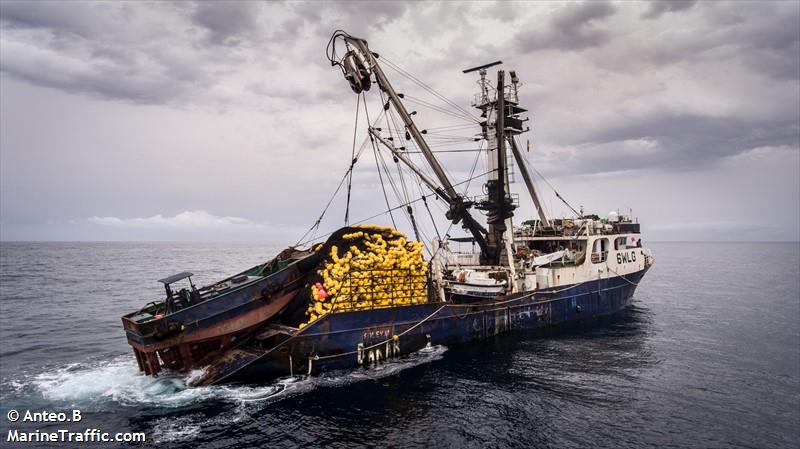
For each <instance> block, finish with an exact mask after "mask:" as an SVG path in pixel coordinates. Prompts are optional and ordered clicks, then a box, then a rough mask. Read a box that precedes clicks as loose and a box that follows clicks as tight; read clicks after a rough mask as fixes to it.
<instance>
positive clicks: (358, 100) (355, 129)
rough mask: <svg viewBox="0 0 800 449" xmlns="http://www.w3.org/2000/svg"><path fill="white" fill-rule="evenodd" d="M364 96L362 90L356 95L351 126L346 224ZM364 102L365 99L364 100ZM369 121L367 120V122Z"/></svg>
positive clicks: (345, 211)
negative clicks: (360, 112)
mask: <svg viewBox="0 0 800 449" xmlns="http://www.w3.org/2000/svg"><path fill="white" fill-rule="evenodd" d="M363 96H364V93H363V92H362V93H361V95H356V119H355V126H353V148H352V150H351V151H350V170H348V171H349V172H350V176H349V177H348V180H347V204H346V205H345V209H344V225H345V226H347V225H348V223H349V222H350V191H351V190H352V187H353V166H354V165H356V161H357V159H356V137H357V135H358V113H359V109H360V107H361V97H363ZM364 102H366V100H364ZM368 123H369V122H368Z"/></svg>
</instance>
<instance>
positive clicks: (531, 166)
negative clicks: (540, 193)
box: [529, 165, 581, 218]
mask: <svg viewBox="0 0 800 449" xmlns="http://www.w3.org/2000/svg"><path fill="white" fill-rule="evenodd" d="M529 166H530V168H531V169H532V170H533V171H535V172H536V174H537V175H539V177H540V178H542V181H544V182H545V184H547V186H548V187H550V189H552V190H553V193H555V194H556V198H558V199H559V200H561V202H562V203H564V204H566V205H567V207H568V208H570V210H571V211H572V212H573V213H574V214H575V216H576V217H578V218H580V216H581V214H580V213H579V212H578V211H577V210H575V208H574V207H572V206H571V205H570V204H569V203H568V202H567V200H565V199H564V197H562V196H561V194H560V193H558V191H557V190H556V188H555V187H553V185H552V184H550V181H548V180H547V178H545V177H544V175H542V174H541V173H540V172H539V170H537V169H536V167H534V166H533V165H529Z"/></svg>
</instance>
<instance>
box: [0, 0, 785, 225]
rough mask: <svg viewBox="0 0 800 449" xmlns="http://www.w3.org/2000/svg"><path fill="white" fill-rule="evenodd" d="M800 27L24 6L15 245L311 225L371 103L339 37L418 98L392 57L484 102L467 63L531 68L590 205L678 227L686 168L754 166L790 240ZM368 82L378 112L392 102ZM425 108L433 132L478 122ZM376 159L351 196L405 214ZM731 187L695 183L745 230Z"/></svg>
mask: <svg viewBox="0 0 800 449" xmlns="http://www.w3.org/2000/svg"><path fill="white" fill-rule="evenodd" d="M798 23H800V4H798V3H797V2H752V3H751V2H730V3H729V2H692V1H658V2H647V3H634V2H599V1H598V2H583V3H566V4H560V3H553V2H503V3H486V2H441V3H424V4H414V5H413V7H410V4H406V3H401V2H371V3H364V2H326V3H318V2H313V3H312V2H309V3H303V2H298V3H259V2H250V1H243V2H234V1H232V2H181V3H150V4H144V3H127V2H107V3H101V2H86V3H84V2H69V3H56V2H11V1H4V2H2V3H0V31H2V32H1V33H0V62H1V64H0V90H2V95H0V107H2V111H0V115H2V117H3V119H2V123H0V127H1V128H2V129H0V149H2V151H0V175H2V176H0V212H2V214H0V215H2V217H0V220H1V221H2V223H0V224H2V238H17V239H18V238H48V237H47V233H48V232H52V231H48V229H52V228H53V227H54V226H51V227H48V225H46V223H65V222H68V221H69V220H77V221H78V222H83V223H88V225H90V226H93V228H92V230H91V232H99V230H100V229H109V230H110V229H112V228H114V229H122V228H124V227H127V229H134V228H136V229H144V228H145V227H147V226H151V228H152V229H156V228H157V227H158V226H161V227H169V226H173V227H177V226H178V223H185V224H186V223H195V224H197V223H207V224H208V225H209V226H210V225H211V224H213V223H216V224H215V225H218V226H221V227H224V229H226V230H228V231H226V232H233V233H235V232H239V230H243V229H244V228H246V227H248V226H249V227H250V228H254V227H255V226H257V224H258V223H267V222H270V223H281V224H286V225H289V226H296V227H303V226H306V225H308V222H309V221H313V220H314V219H316V217H317V216H318V214H319V210H320V209H321V208H322V207H323V206H324V204H325V202H326V201H327V198H328V195H329V194H330V193H331V192H332V191H333V189H334V188H335V187H336V185H337V183H338V181H339V179H340V177H341V173H343V171H344V170H345V168H346V167H347V165H348V164H349V159H350V148H351V147H352V144H353V143H352V140H351V139H352V127H353V117H354V107H355V102H356V101H355V100H356V99H355V97H354V96H353V95H352V92H350V90H349V89H348V87H347V85H346V83H345V81H344V80H343V79H341V75H340V73H338V71H336V70H334V69H332V68H331V67H330V65H329V64H328V63H327V61H326V60H325V58H324V47H325V44H326V43H327V39H328V37H329V36H330V34H331V32H332V31H333V30H335V29H338V28H343V29H346V30H348V31H350V32H351V33H353V34H355V35H362V36H364V37H367V38H368V39H369V42H370V45H371V46H372V48H373V49H374V50H375V51H378V52H379V53H380V54H381V57H382V58H383V60H384V61H385V70H386V71H387V74H388V75H389V76H390V77H391V79H392V81H393V82H394V83H395V84H396V87H397V89H398V90H400V91H402V92H406V93H408V94H409V96H417V97H419V98H420V99H422V100H425V101H428V102H432V103H435V104H437V105H442V103H441V102H440V101H439V100H438V99H436V98H435V97H432V96H430V95H427V94H426V92H425V91H424V90H422V89H421V88H420V86H418V85H416V84H415V83H414V82H412V81H411V80H409V79H407V78H404V77H403V76H401V75H400V74H398V73H397V72H395V71H394V70H392V69H391V67H390V66H389V65H390V63H396V64H399V65H400V66H402V68H404V69H405V70H408V71H409V72H411V73H413V74H414V75H415V76H417V77H418V78H420V79H422V80H423V81H424V82H425V83H426V84H427V85H428V86H430V87H432V88H434V89H436V90H437V91H439V92H441V93H443V94H445V95H447V96H448V97H449V98H451V99H454V100H455V101H457V102H458V104H459V105H461V106H462V107H464V108H468V107H469V105H468V101H469V99H470V98H471V97H472V94H473V93H474V92H473V91H474V90H475V85H474V81H475V79H474V76H471V75H462V74H461V73H460V69H462V68H465V67H470V66H474V65H477V64H480V63H484V62H487V61H492V60H496V59H502V60H503V61H504V63H505V64H504V67H505V68H506V70H509V69H516V70H517V72H518V73H519V74H520V77H521V78H522V81H523V85H522V91H521V98H522V101H523V103H524V105H525V106H526V107H528V109H530V111H531V117H532V120H531V122H530V124H531V127H532V130H533V131H532V133H531V134H528V135H526V136H524V137H523V139H525V140H527V139H530V140H531V147H532V148H533V151H532V152H531V153H530V154H529V158H530V160H531V162H532V163H533V164H534V165H535V166H536V167H537V169H538V170H539V171H540V172H542V173H544V174H545V175H546V176H548V177H549V178H551V179H552V180H553V181H554V184H556V185H558V186H561V187H559V188H561V189H562V191H563V192H570V193H571V197H572V198H576V200H575V201H580V202H585V203H587V206H589V207H598V208H609V207H616V205H615V204H612V203H607V197H612V196H613V197H614V198H620V197H621V199H619V200H617V201H622V202H625V203H632V204H636V205H637V206H638V208H640V209H641V210H644V211H645V212H647V213H649V214H651V218H653V219H654V220H656V221H659V222H660V223H661V224H663V225H664V226H667V227H669V226H672V224H676V223H673V222H674V221H677V220H678V219H677V218H673V217H676V216H678V215H680V213H681V211H679V210H673V211H666V210H664V207H663V206H658V205H655V204H651V203H653V202H654V201H653V200H652V198H655V197H660V193H661V192H677V191H679V190H681V188H680V186H679V185H678V184H677V183H679V182H682V183H685V182H686V178H684V177H691V179H715V182H717V183H721V184H725V185H729V186H730V188H728V189H727V191H729V192H730V191H733V190H736V189H735V187H736V186H737V185H738V184H737V183H739V184H740V183H741V179H740V178H741V176H742V172H741V170H743V168H742V167H745V166H747V165H750V166H752V167H754V168H753V170H752V171H751V172H748V173H747V175H746V176H747V177H749V178H752V179H754V180H758V182H755V181H754V185H753V188H752V189H751V191H746V192H745V191H743V192H740V193H738V194H739V195H741V197H740V198H738V200H739V201H740V202H741V203H746V204H753V205H755V206H752V207H757V208H759V213H760V214H762V215H764V216H768V217H771V218H769V219H770V220H771V221H773V222H779V223H784V224H783V225H780V226H779V228H780V229H782V231H780V232H782V234H781V235H784V236H785V235H789V236H790V237H791V236H792V235H795V234H796V232H797V229H798V224H797V222H798V217H797V215H798V207H797V206H796V203H797V202H798V196H800V195H799V194H798V192H797V191H796V189H794V185H795V184H796V182H795V181H793V179H795V178H797V177H798V176H800V174H798V171H800V169H799V168H798V167H797V166H796V161H797V159H798V156H797V155H798V153H800V25H798ZM370 94H371V97H370V98H371V99H370V112H371V113H372V117H373V118H374V117H375V115H376V114H377V112H376V111H378V110H379V109H380V104H381V103H380V99H379V98H378V95H377V93H375V92H371V93H370ZM409 107H411V108H415V109H416V110H417V111H418V115H417V116H416V118H417V119H418V121H419V123H420V126H422V127H426V128H433V127H436V126H448V125H452V124H454V123H456V124H457V123H462V122H458V121H454V120H453V118H452V117H450V116H441V115H437V114H434V113H433V111H431V110H430V109H429V108H427V107H426V106H425V105H424V104H420V103H412V102H410V101H409ZM362 113H363V110H362ZM364 122H365V120H364V117H363V116H362V118H361V121H360V124H361V127H362V129H361V133H360V136H361V138H363V136H364V135H363V125H364ZM475 131H476V129H470V130H467V129H466V128H460V129H456V130H455V131H451V132H450V133H449V134H457V135H459V136H461V137H463V138H464V140H463V142H460V143H461V144H462V146H458V145H450V144H451V143H453V142H451V141H450V140H448V138H447V137H439V138H438V140H437V137H435V135H434V134H433V133H431V135H430V136H429V137H430V138H431V141H432V143H434V144H436V148H437V149H442V150H444V149H457V148H467V147H465V146H464V145H474V143H467V142H466V138H467V137H469V136H471V135H473V134H474V132H475ZM442 134H446V133H444V132H442ZM398 137H399V138H402V136H398ZM360 142H361V140H360V139H359V143H360ZM523 143H524V142H523ZM370 151H371V150H370ZM368 153H369V152H367V153H366V157H363V158H362V159H361V162H360V163H359V165H358V166H357V167H356V173H355V177H354V182H355V185H354V192H355V193H354V198H356V199H357V203H356V204H354V205H353V207H354V208H355V209H356V212H357V213H359V214H362V215H363V216H369V215H371V213H372V212H374V211H375V210H378V209H380V208H381V207H383V208H385V204H384V199H383V195H382V194H381V193H380V192H381V189H380V180H379V178H378V177H377V174H376V173H375V161H374V158H372V155H369V154H368ZM441 158H442V160H443V162H444V163H445V165H446V166H447V167H448V170H449V171H450V172H451V175H452V176H453V178H454V180H455V181H456V182H458V181H462V180H464V179H465V178H466V177H468V176H469V172H470V168H471V167H472V164H473V161H474V159H473V154H472V153H468V156H464V154H458V153H446V154H445V153H443V154H441ZM481 167H483V162H481V161H479V165H478V167H477V170H480V168H481ZM756 169H757V170H756ZM759 170H760V171H759ZM619 176H624V177H625V179H627V180H628V184H627V185H625V186H620V188H619V189H617V190H616V191H614V192H607V194H604V196H598V197H593V195H592V194H591V193H590V192H587V186H586V183H587V182H590V181H589V180H590V179H595V178H596V179H606V180H607V179H613V178H615V177H619ZM779 181H780V182H782V183H783V184H775V183H776V182H779ZM767 186H770V187H769V189H768V187H767ZM775 189H778V190H779V191H778V192H776V191H775ZM473 190H475V193H476V194H477V193H480V183H476V184H474V185H473ZM590 190H593V191H598V192H599V191H601V190H602V189H601V188H597V187H596V186H592V188H591V189H590ZM648 191H649V193H650V194H649V195H645V192H648ZM725 191H726V190H725V189H720V190H716V189H715V188H710V187H704V186H702V185H698V186H696V190H695V191H687V192H684V194H683V197H684V199H683V201H684V203H685V204H688V206H687V207H688V208H690V209H692V210H696V211H697V213H698V214H701V215H707V216H699V217H696V219H694V220H693V222H697V223H728V222H731V221H736V220H735V218H734V217H732V216H730V214H731V213H730V212H727V211H726V210H724V209H720V210H713V211H712V210H711V209H709V208H708V207H706V208H705V209H704V208H703V207H701V205H708V204H730V203H731V201H730V199H729V198H727V197H726V196H725V195H726V193H725ZM563 192H562V193H563ZM573 192H574V193H573ZM389 193H390V199H391V201H392V202H393V203H398V202H399V200H396V199H395V198H394V193H393V192H392V190H391V189H389ZM548 194H552V192H548ZM399 196H402V195H399ZM689 197H691V198H689ZM762 198H767V199H762ZM590 201H591V202H592V203H594V204H596V206H592V205H590V204H588V203H589V202H590ZM556 204H558V202H557V201H556ZM616 204H618V203H616ZM670 204H672V203H670ZM674 204H675V206H674V207H676V208H678V207H679V206H678V204H679V203H678V202H677V201H676V202H675V203H674ZM787 204H789V206H786V205H787ZM793 204H794V205H793ZM695 205H696V207H695ZM339 206H341V200H337V201H336V202H334V206H332V207H339ZM437 207H438V206H437ZM526 207H528V209H526V210H524V211H521V212H520V214H521V215H522V214H529V213H531V210H530V208H529V205H528V206H526ZM680 207H681V208H683V207H682V206H680ZM551 208H552V209H554V211H553V212H558V211H559V207H558V206H557V205H554V206H552V207H551ZM205 210H209V211H214V213H215V214H219V215H218V216H217V215H211V214H207V216H203V214H205V212H203V211H205ZM182 211H183V212H182ZM192 211H194V212H192ZM668 212H672V213H671V214H670V213H668ZM187 214H188V215H187ZM131 216H133V217H142V218H135V219H126V218H124V217H131ZM341 216H343V213H338V212H337V214H336V217H337V219H339V220H340V218H341ZM360 216H361V215H360ZM87 217H92V218H91V220H90V221H88V222H87ZM114 217H119V218H116V219H115V218H114ZM232 217H246V218H242V219H240V220H242V221H241V222H237V221H236V220H239V219H235V218H232ZM384 218H386V217H384ZM237 223H238V224H237ZM248 223H249V224H248ZM186 226H188V224H187V225H186ZM330 226H334V224H333V223H331V224H330ZM676 226H677V225H676ZM220 229H222V228H220ZM665 229H666V228H665ZM670 229H679V227H673V228H670ZM32 230H36V231H35V232H34V231H32ZM86 232H87V233H88V232H90V231H86ZM58 235H61V234H58ZM92 235H94V234H92ZM53 238H54V237H53ZM59 238H60V237H59Z"/></svg>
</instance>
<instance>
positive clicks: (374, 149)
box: [364, 99, 397, 229]
mask: <svg viewBox="0 0 800 449" xmlns="http://www.w3.org/2000/svg"><path fill="white" fill-rule="evenodd" d="M384 112H386V111H385V110H384V111H381V113H380V114H379V115H378V118H376V119H375V124H377V123H378V122H379V121H380V119H381V116H383V115H384ZM364 113H365V114H366V115H367V122H368V123H372V122H370V120H369V108H368V107H367V101H366V99H364ZM375 124H373V125H372V126H375ZM368 135H369V141H370V142H371V143H372V155H373V156H375V168H377V170H378V179H379V180H380V181H381V191H383V199H384V200H385V201H386V208H387V212H389V218H390V219H391V220H392V226H394V227H395V229H396V228H397V223H395V221H394V214H392V206H391V204H389V196H388V195H386V186H385V185H384V184H383V175H382V174H381V167H380V165H379V164H378V147H377V145H376V144H375V137H373V136H372V134H371V133H368Z"/></svg>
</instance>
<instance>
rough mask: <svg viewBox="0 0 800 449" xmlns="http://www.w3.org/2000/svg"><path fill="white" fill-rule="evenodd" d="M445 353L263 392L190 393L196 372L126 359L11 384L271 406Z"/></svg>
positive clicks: (85, 399) (114, 396) (62, 392)
mask: <svg viewBox="0 0 800 449" xmlns="http://www.w3.org/2000/svg"><path fill="white" fill-rule="evenodd" d="M446 350H447V348H445V347H444V346H432V347H428V348H425V349H423V350H421V351H418V352H416V353H413V354H409V355H406V356H403V357H400V358H399V359H395V360H389V361H387V362H384V363H382V364H380V365H377V366H375V367H372V368H366V369H355V370H346V371H336V372H330V373H325V374H323V375H322V376H319V377H307V376H293V377H286V378H282V379H279V380H277V381H275V382H273V383H271V384H268V385H263V386H248V385H233V386H228V385H222V386H203V387H190V385H192V381H193V379H197V378H202V376H203V373H202V371H201V370H196V371H192V372H191V373H189V374H188V375H186V376H182V377H179V376H161V377H158V378H152V377H149V376H145V375H144V374H142V373H141V372H139V370H138V368H137V366H136V363H135V362H134V361H133V360H131V358H130V357H127V356H123V357H118V358H115V359H111V360H108V361H103V362H95V363H74V364H70V365H67V366H64V367H61V368H56V369H52V370H49V371H46V372H43V373H40V374H38V375H36V376H34V377H33V378H32V379H30V380H29V381H28V382H24V381H20V380H12V381H11V382H12V383H13V385H14V389H15V390H18V391H19V390H21V389H22V388H24V387H25V386H27V385H32V386H33V387H34V388H35V390H37V391H38V392H39V393H40V394H41V395H42V397H43V398H45V399H47V400H50V401H65V402H71V403H78V404H96V405H98V407H99V408H100V409H102V408H103V407H102V403H103V402H107V401H111V402H115V403H118V404H120V405H123V406H138V405H142V404H149V405H154V406H160V407H182V406H186V405H189V404H192V403H198V402H203V401H209V400H222V401H231V402H234V403H240V404H243V403H250V402H272V401H276V400H282V399H285V398H287V397H291V396H294V395H297V394H304V393H307V392H310V391H312V390H314V389H316V388H318V387H342V386H346V385H349V384H352V383H355V382H361V381H364V380H376V379H380V378H383V377H387V376H393V375H395V374H397V373H399V372H400V371H402V370H405V369H408V368H412V367H415V366H418V365H421V364H425V363H429V362H431V361H434V360H438V359H440V358H441V357H442V355H443V354H444V352H445V351H446Z"/></svg>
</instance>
